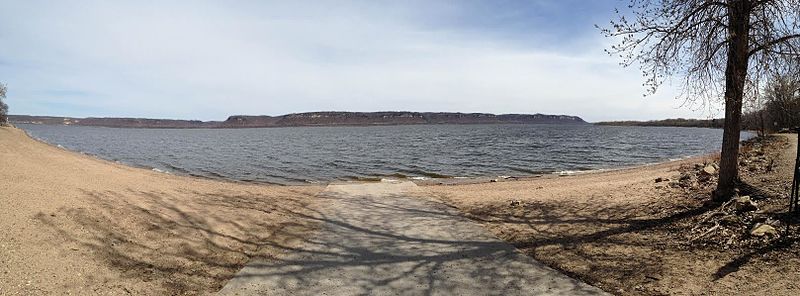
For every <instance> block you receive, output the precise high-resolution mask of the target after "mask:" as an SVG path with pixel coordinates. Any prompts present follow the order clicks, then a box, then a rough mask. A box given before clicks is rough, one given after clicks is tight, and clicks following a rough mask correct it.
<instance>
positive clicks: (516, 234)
mask: <svg viewBox="0 0 800 296" xmlns="http://www.w3.org/2000/svg"><path fill="white" fill-rule="evenodd" d="M796 141H797V139H796V135H777V136H771V137H766V138H758V139H754V140H751V141H747V142H745V143H744V144H743V148H742V151H741V152H742V153H741V157H740V162H741V163H740V164H741V172H740V175H741V182H740V184H739V190H738V192H737V196H736V197H735V198H734V199H732V200H731V201H729V202H725V203H714V202H712V201H711V192H712V191H713V189H714V187H715V185H716V181H717V178H718V164H717V161H718V157H713V156H712V157H704V158H695V159H690V160H686V161H680V162H672V163H665V164H660V165H656V166H648V167H640V168H634V169H628V170H621V171H613V172H604V173H597V174H586V175H582V176H570V177H561V178H549V179H539V180H525V181H514V182H496V183H484V184H469V185H456V186H430V187H428V190H430V191H432V192H435V193H436V194H438V196H439V197H440V198H441V199H442V200H445V201H447V202H448V203H450V204H452V205H454V206H456V207H458V208H459V209H461V210H462V211H463V212H465V213H466V214H467V215H468V216H469V217H471V218H472V219H475V220H477V221H481V222H482V223H483V224H484V225H485V226H486V227H487V228H488V229H490V231H492V232H493V233H494V234H495V235H497V236H498V237H500V238H503V239H505V240H507V241H509V242H511V243H512V244H514V245H515V246H516V247H517V248H518V249H521V250H523V251H524V252H525V253H526V254H528V255H530V256H532V257H534V258H536V259H537V260H539V261H541V262H543V263H545V264H547V265H549V266H551V267H553V268H555V269H558V270H560V271H562V272H565V273H567V274H570V275H572V276H573V277H576V278H579V279H582V280H584V281H586V282H588V283H590V284H592V285H595V286H597V287H600V288H602V289H604V290H606V291H608V292H611V293H614V294H617V295H798V294H800V243H798V234H800V227H798V225H800V223H798V222H797V221H796V220H792V219H791V218H790V217H789V216H787V215H786V214H785V212H786V210H787V208H788V196H789V192H790V188H789V187H790V185H791V182H792V175H793V170H794V160H795V151H796V150H795V149H796V145H795V144H794V143H796ZM787 225H788V226H787Z"/></svg>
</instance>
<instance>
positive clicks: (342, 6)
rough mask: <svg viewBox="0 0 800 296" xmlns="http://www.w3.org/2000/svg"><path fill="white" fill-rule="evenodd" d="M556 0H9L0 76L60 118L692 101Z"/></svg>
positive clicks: (612, 107) (587, 9)
mask: <svg viewBox="0 0 800 296" xmlns="http://www.w3.org/2000/svg"><path fill="white" fill-rule="evenodd" d="M164 2H167V1H164ZM570 2H571V1H532V2H525V5H521V4H520V3H521V1H519V2H518V1H508V2H502V1H500V2H498V1H489V2H477V1H475V2H470V1H467V2H463V1H453V2H450V1H419V2H407V1H386V2H381V3H378V2H375V1H363V2H343V1H329V2H328V1H314V2H306V3H300V2H296V1H276V2H269V3H267V2H263V1H252V2H247V1H241V2H240V1H236V2H230V1H219V2H201V1H187V2H173V1H169V3H162V1H131V2H118V1H114V2H111V1H85V2H83V1H82V2H72V1H70V2H66V1H59V2H54V1H46V2H38V1H15V2H9V3H2V4H1V5H0V7H3V10H2V11H0V27H2V28H4V30H2V31H0V42H2V44H3V46H2V47H0V57H2V60H0V61H1V62H0V80H5V81H6V82H8V84H9V86H10V92H9V103H10V104H11V105H12V108H13V110H12V112H13V113H36V114H54V115H72V116H147V117H177V118H199V119H221V118H224V117H225V116H227V115H230V114H273V115H274V114H283V113H290V112H303V111H317V110H353V111H377V110H411V111H461V112H494V113H512V112H513V113H531V112H542V113H565V114H576V115H581V116H584V117H585V118H587V119H589V120H603V119H612V118H626V119H627V118H638V119H642V118H660V117H675V116H690V117H692V116H693V117H696V116H701V115H703V114H700V113H694V112H692V111H691V110H690V109H686V108H684V109H677V108H676V107H678V106H679V105H680V103H681V102H678V101H675V100H673V99H672V97H673V93H671V91H670V90H667V91H665V92H663V93H661V94H659V95H657V96H654V97H648V98H646V99H643V98H642V97H641V94H642V93H643V89H642V87H641V78H640V77H639V72H638V71H637V70H636V69H622V68H620V67H619V65H618V64H617V63H618V60H616V59H614V58H612V57H608V56H606V55H605V53H603V48H605V47H607V46H608V43H609V40H604V39H602V37H601V36H600V35H599V34H598V33H597V32H596V30H595V29H594V28H593V27H592V25H593V24H594V23H595V22H599V21H603V20H606V19H607V18H608V17H609V15H610V12H611V9H612V8H613V5H614V3H616V2H613V1H612V2H611V3H610V4H609V3H606V2H602V1H591V2H587V1H578V2H573V3H570ZM589 3H591V4H589ZM53 102H59V103H53Z"/></svg>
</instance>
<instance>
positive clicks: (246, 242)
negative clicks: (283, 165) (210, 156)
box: [37, 190, 600, 295]
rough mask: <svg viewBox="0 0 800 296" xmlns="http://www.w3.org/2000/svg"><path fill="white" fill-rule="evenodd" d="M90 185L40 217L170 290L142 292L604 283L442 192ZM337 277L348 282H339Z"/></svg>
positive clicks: (582, 290)
mask: <svg viewBox="0 0 800 296" xmlns="http://www.w3.org/2000/svg"><path fill="white" fill-rule="evenodd" d="M85 194H86V198H87V199H89V200H90V201H91V202H92V204H93V205H94V206H93V207H92V208H87V209H83V208H78V209H64V210H63V211H64V212H65V213H64V214H65V215H66V217H68V218H69V221H70V223H68V224H64V223H57V222H56V221H54V220H52V219H51V217H49V216H47V215H40V216H39V217H37V219H39V220H40V221H42V222H43V223H46V224H48V225H49V226H50V227H52V228H53V229H55V230H56V231H58V232H59V233H60V234H61V235H63V236H64V237H66V238H68V239H70V240H71V241H73V242H75V243H78V244H80V246H81V249H83V250H88V251H87V254H91V256H93V257H96V258H98V259H100V260H101V261H102V262H104V263H105V264H107V265H108V266H110V267H112V268H113V269H115V270H118V271H120V272H122V273H123V274H124V276H125V277H129V278H131V279H134V280H137V281H154V282H158V283H159V286H160V287H161V288H162V289H163V290H162V291H134V292H138V293H148V294H149V293H170V294H198V293H209V292H213V291H216V290H218V289H220V288H222V286H223V285H224V284H225V283H226V282H228V280H231V279H232V278H233V280H232V281H231V282H232V283H236V282H238V281H244V282H245V283H247V282H248V280H249V279H257V280H259V281H264V280H266V281H270V282H271V284H270V285H269V286H267V290H264V292H269V293H274V294H275V293H276V294H281V291H283V292H284V293H285V292H289V291H297V292H299V293H301V294H317V293H325V292H327V293H330V292H331V291H332V290H330V289H331V287H333V289H338V290H333V291H334V292H335V291H341V292H343V293H350V294H375V293H387V292H391V291H395V292H396V291H402V293H407V294H416V295H434V294H450V293H462V294H463V293H467V294H469V293H470V292H469V291H481V290H485V291H493V292H492V293H491V294H510V295H513V294H515V293H521V294H525V293H529V292H532V291H534V290H535V289H538V288H542V287H544V288H546V287H557V288H558V289H560V290H563V291H569V292H567V294H584V295H591V294H599V293H600V291H599V290H596V289H593V288H591V287H588V286H586V285H585V284H583V283H581V282H579V281H577V280H572V279H564V280H559V281H554V280H553V278H552V277H553V276H554V275H557V272H556V271H554V270H551V269H549V268H546V267H543V266H542V265H539V263H537V262H535V261H532V260H530V258H528V257H527V256H525V255H523V254H521V253H519V252H517V251H516V249H514V248H513V247H512V246H510V245H508V244H506V243H504V242H502V241H499V240H496V239H494V238H493V236H491V235H490V234H489V233H488V232H486V231H485V230H483V228H482V227H480V226H479V225H477V224H475V223H474V222H471V221H470V220H469V219H466V218H464V217H463V216H462V215H461V214H460V213H459V212H458V211H457V210H455V209H453V208H452V207H449V206H447V205H445V204H444V203H441V202H437V201H434V200H432V199H426V198H416V199H415V200H417V201H418V203H412V206H409V205H408V204H407V203H405V202H395V201H398V200H402V199H403V198H407V197H406V196H399V195H397V196H394V195H388V196H382V197H380V198H374V197H370V196H363V197H358V198H350V197H346V196H341V195H337V194H327V195H324V196H319V197H317V198H316V201H315V202H314V203H315V204H320V205H324V206H322V207H319V208H318V207H314V206H310V204H309V202H308V201H307V200H303V199H298V198H296V197H294V196H289V195H287V196H260V195H251V194H246V195H242V194H235V193H230V192H215V193H204V192H197V191H176V192H143V191H136V190H125V191H124V192H112V191H107V192H92V191H86V192H85ZM187 196H189V197H192V199H191V202H187ZM130 200H136V201H135V202H129V201H130ZM355 208H357V209H358V210H357V211H355V212H354V211H353V210H352V209H355ZM398 219H399V220H400V221H404V222H402V223H398V222H397V221H398ZM387 225H389V226H387ZM453 225H460V226H459V227H453ZM421 226H422V227H421ZM314 229H318V230H316V231H314ZM421 229H441V230H436V231H433V232H430V231H427V230H426V231H421ZM247 262H250V263H249V264H247V267H246V268H245V269H244V270H242V271H241V272H239V273H238V274H237V271H239V270H240V269H241V268H242V267H243V266H245V264H246V263H247ZM531 266H536V267H541V268H540V269H533V271H532V268H531ZM537 270H538V271H537ZM336 277H341V278H343V279H344V280H345V281H344V282H340V283H339V284H338V285H333V286H331V285H328V283H330V281H331V278H336ZM233 286H234V288H235V285H233ZM323 289H325V290H323ZM223 292H224V291H223Z"/></svg>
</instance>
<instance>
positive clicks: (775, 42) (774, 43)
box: [748, 34, 800, 56]
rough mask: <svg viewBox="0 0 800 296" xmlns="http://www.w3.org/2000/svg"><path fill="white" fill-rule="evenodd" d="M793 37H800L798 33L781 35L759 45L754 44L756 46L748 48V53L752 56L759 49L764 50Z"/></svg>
mask: <svg viewBox="0 0 800 296" xmlns="http://www.w3.org/2000/svg"><path fill="white" fill-rule="evenodd" d="M794 38H800V34H792V35H787V36H783V37H781V38H778V39H774V40H771V41H769V42H767V43H764V44H761V45H759V46H756V48H753V49H752V50H750V52H749V53H748V55H749V56H752V55H754V54H756V53H758V52H759V51H762V50H764V49H766V48H769V47H772V46H774V45H776V44H780V43H783V42H787V41H789V40H792V39H794Z"/></svg>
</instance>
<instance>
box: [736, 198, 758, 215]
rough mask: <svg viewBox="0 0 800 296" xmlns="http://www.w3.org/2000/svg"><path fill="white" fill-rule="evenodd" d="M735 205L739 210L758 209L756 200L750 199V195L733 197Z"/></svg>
mask: <svg viewBox="0 0 800 296" xmlns="http://www.w3.org/2000/svg"><path fill="white" fill-rule="evenodd" d="M733 207H734V208H735V209H736V211H737V212H750V211H755V210H758V205H757V204H756V202H754V201H753V200H751V199H750V196H747V195H745V196H738V197H735V198H734V199H733Z"/></svg>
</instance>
